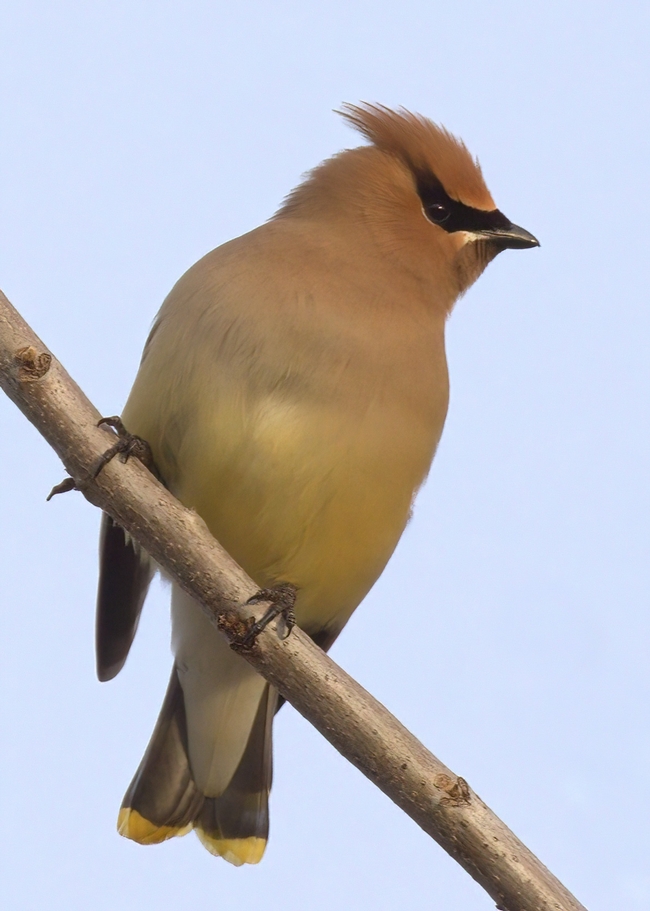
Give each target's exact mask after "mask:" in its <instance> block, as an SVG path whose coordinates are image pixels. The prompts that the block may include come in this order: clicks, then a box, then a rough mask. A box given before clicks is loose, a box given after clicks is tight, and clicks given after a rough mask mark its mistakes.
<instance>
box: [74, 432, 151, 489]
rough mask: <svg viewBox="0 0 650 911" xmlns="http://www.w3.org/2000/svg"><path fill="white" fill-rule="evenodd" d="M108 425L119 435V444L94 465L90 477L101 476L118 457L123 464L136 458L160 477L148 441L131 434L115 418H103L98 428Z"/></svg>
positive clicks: (114, 445) (108, 450) (115, 444)
mask: <svg viewBox="0 0 650 911" xmlns="http://www.w3.org/2000/svg"><path fill="white" fill-rule="evenodd" d="M102 425H106V426H107V427H112V428H113V430H115V432H116V433H117V437H118V439H117V442H116V443H114V444H113V445H112V446H111V448H110V449H107V450H106V452H105V453H103V454H102V455H101V456H100V457H99V458H98V459H97V461H96V462H95V463H94V465H92V466H91V468H90V476H91V478H93V480H94V479H95V478H96V477H97V476H98V475H99V473H100V472H101V471H102V469H103V468H105V467H106V465H108V463H109V462H110V461H111V459H114V458H115V456H116V455H119V457H120V461H121V462H128V460H129V459H130V457H131V456H135V458H136V459H138V461H140V462H142V464H143V465H144V467H145V468H148V469H149V471H150V472H151V473H152V474H154V475H156V477H158V472H157V471H156V466H155V464H154V460H153V454H152V452H151V446H150V445H149V444H148V443H147V441H146V440H143V439H142V437H138V436H136V435H135V434H134V433H129V431H128V430H127V429H126V427H125V426H124V424H123V423H122V419H121V418H119V417H117V416H115V417H112V418H102V419H101V420H100V421H98V422H97V426H98V427H101V426H102Z"/></svg>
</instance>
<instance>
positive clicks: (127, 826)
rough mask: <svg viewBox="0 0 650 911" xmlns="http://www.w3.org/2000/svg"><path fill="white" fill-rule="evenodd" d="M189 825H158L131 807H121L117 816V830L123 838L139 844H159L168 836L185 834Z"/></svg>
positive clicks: (189, 827) (188, 829)
mask: <svg viewBox="0 0 650 911" xmlns="http://www.w3.org/2000/svg"><path fill="white" fill-rule="evenodd" d="M191 828H192V826H191V824H190V825H189V826H182V827H179V826H159V825H156V823H155V822H150V821H149V820H148V819H145V817H144V816H141V815H140V814H139V813H138V811H137V810H132V809H131V807H122V809H121V810H120V813H119V816H118V817H117V831H118V832H119V833H120V835H123V836H124V837H125V838H130V839H131V840H132V841H137V842H138V844H140V845H159V844H161V842H163V841H167V839H168V838H174V837H175V836H181V835H187V833H188V832H189V831H190V829H191Z"/></svg>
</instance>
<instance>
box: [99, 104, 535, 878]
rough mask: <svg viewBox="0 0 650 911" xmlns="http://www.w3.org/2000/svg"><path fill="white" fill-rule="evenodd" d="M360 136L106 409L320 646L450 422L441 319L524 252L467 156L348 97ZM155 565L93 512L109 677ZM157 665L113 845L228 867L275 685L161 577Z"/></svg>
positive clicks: (205, 280) (181, 312)
mask: <svg viewBox="0 0 650 911" xmlns="http://www.w3.org/2000/svg"><path fill="white" fill-rule="evenodd" d="M338 113H339V114H341V115H342V116H343V118H344V119H345V121H346V122H347V124H348V125H349V126H351V127H352V128H354V129H356V130H357V131H359V132H360V133H361V135H362V137H363V139H364V140H365V144H363V145H361V146H359V147H356V148H351V149H346V150H344V151H341V152H338V153H337V154H335V155H333V156H332V157H331V158H328V159H327V160H325V161H324V162H322V163H321V164H320V165H318V166H317V167H316V168H314V169H313V170H312V171H310V172H309V173H308V174H307V175H306V176H305V178H304V179H303V181H302V182H301V183H300V184H299V185H298V186H297V187H296V188H295V189H294V190H293V191H292V192H291V193H289V195H288V196H287V197H286V198H285V200H284V202H283V203H282V204H281V206H280V208H279V209H278V211H277V212H276V213H275V214H274V215H273V216H272V217H271V218H270V219H269V220H268V221H267V222H266V223H264V224H263V225H261V226H259V227H257V228H255V229H254V230H252V231H250V232H249V233H247V234H244V235H242V236H240V237H237V238H235V239H234V240H231V241H229V242H227V243H225V244H223V245H222V246H220V247H218V248H217V249H215V250H213V251H212V252H211V253H208V254H207V255H206V256H204V257H203V258H202V259H200V260H199V261H198V262H197V263H195V264H194V265H193V266H192V267H191V268H190V269H189V270H188V271H187V272H186V273H185V274H184V275H183V276H182V277H181V278H180V279H179V281H178V282H177V283H176V285H175V286H174V287H173V288H172V290H171V292H170V293H169V295H168V296H167V298H166V299H165V301H164V302H163V305H162V308H161V309H160V311H159V313H158V315H157V317H156V319H155V321H154V323H153V328H152V330H151V333H150V335H149V337H148V340H147V342H146V344H145V347H144V352H143V355H142V360H141V364H140V367H139V371H138V373H137V377H136V379H135V383H134V385H133V389H132V391H131V393H130V395H129V398H128V401H127V403H126V406H125V408H124V411H123V413H122V420H123V423H124V426H125V427H126V428H127V430H128V431H129V432H130V433H132V434H135V435H137V436H138V437H140V438H142V439H143V440H146V441H147V443H148V444H149V446H150V448H151V452H152V455H153V460H154V463H155V466H156V470H157V473H158V475H159V477H160V479H161V481H162V482H163V483H164V484H165V485H166V486H167V487H168V489H169V490H170V491H171V492H172V493H173V494H174V495H175V496H176V497H177V498H178V499H179V500H180V501H181V502H182V503H183V504H185V506H187V507H189V508H191V509H193V510H195V511H196V512H197V513H198V514H199V516H201V518H202V519H203V520H204V521H205V523H206V524H207V527H208V528H209V530H210V532H211V533H212V534H213V535H214V537H215V538H216V539H217V540H218V541H219V542H220V543H221V544H222V545H223V546H224V547H225V548H226V550H227V551H228V552H229V553H230V554H231V556H232V557H234V559H235V560H236V561H237V562H238V563H239V564H240V565H241V566H242V567H243V568H244V570H245V571H246V572H247V573H248V574H249V575H250V576H251V578H252V579H253V580H254V582H255V584H256V585H258V586H259V587H260V589H277V588H278V587H281V586H287V585H288V586H292V587H294V589H295V592H296V598H295V617H296V621H297V623H298V625H299V626H300V627H301V628H302V629H303V630H304V631H305V632H306V633H307V634H308V635H309V636H310V637H311V638H312V639H313V641H314V642H315V643H316V644H317V645H318V646H320V647H321V648H322V649H324V650H327V649H329V648H330V646H331V645H332V643H333V642H334V641H335V639H336V638H337V636H338V635H339V633H340V632H341V630H342V628H343V627H344V625H345V623H346V622H347V621H348V619H349V618H350V616H351V614H352V612H353V611H354V610H355V609H356V607H357V606H358V605H359V603H360V602H361V601H362V600H363V598H364V597H365V595H366V594H367V593H368V591H369V590H370V588H371V587H372V585H373V584H374V583H375V581H376V580H377V578H378V577H379V576H380V574H381V572H382V571H383V569H384V567H385V565H386V563H387V562H388V560H389V558H390V556H391V554H392V553H393V550H394V549H395V547H396V545H397V542H398V541H399V539H400V536H401V534H402V532H403V531H404V528H405V526H406V525H407V523H408V521H409V518H410V516H411V512H412V508H413V502H414V498H415V496H416V494H417V492H418V490H419V488H420V487H421V486H422V484H423V482H424V480H425V478H426V477H427V475H428V472H429V469H430V466H431V462H432V460H433V457H434V454H435V451H436V448H437V446H438V442H439V440H440V435H441V433H442V429H443V425H444V422H445V418H446V414H447V407H448V401H449V379H448V370H447V362H446V356H445V324H446V321H447V319H448V317H449V315H450V313H451V311H452V309H453V307H454V304H455V303H456V301H457V300H458V298H459V297H460V296H462V295H463V294H464V292H465V291H466V290H467V289H468V288H469V287H470V285H472V283H473V282H474V281H475V280H476V279H477V278H478V277H479V275H480V274H481V273H482V272H483V270H484V269H485V267H486V266H487V265H488V263H489V262H490V261H491V260H492V259H494V257H495V256H497V254H499V253H500V252H502V251H503V250H505V249H508V248H510V249H525V248H532V247H537V246H539V243H538V241H537V240H536V238H535V237H534V236H533V235H532V234H530V233H529V232H528V231H526V230H524V229H523V228H521V227H519V226H517V225H515V224H513V223H512V222H510V221H509V219H508V218H507V217H506V216H505V215H504V214H503V213H502V212H501V211H500V210H499V209H498V208H497V206H496V204H495V202H494V200H493V198H492V196H491V194H490V192H489V190H488V188H487V186H486V183H485V180H484V177H483V174H482V171H481V167H480V165H479V163H478V160H477V159H475V158H474V157H473V156H472V155H471V153H470V152H469V150H468V149H467V147H466V146H465V144H464V143H463V142H462V141H461V140H460V139H458V138H457V137H455V136H454V135H453V134H452V133H450V132H449V131H447V130H446V129H445V128H444V127H442V126H439V125H437V124H436V123H434V122H433V121H431V120H429V119H427V118H426V117H424V116H421V115H419V114H414V113H411V112H410V111H408V110H406V109H405V108H397V109H391V108H388V107H386V106H383V105H380V104H370V103H360V104H358V105H353V104H345V105H343V106H342V108H341V110H340V111H338ZM155 571H156V566H155V565H154V563H153V561H152V560H151V559H150V558H149V557H148V555H147V554H146V553H145V552H144V551H143V550H142V549H141V548H139V546H138V545H137V544H136V543H135V542H134V541H133V540H132V539H131V538H130V537H129V535H128V534H127V533H126V532H125V531H124V530H123V529H122V528H121V527H120V526H119V525H118V524H117V523H116V522H115V521H114V520H113V519H112V518H110V516H108V515H106V514H105V515H104V516H103V518H102V528H101V536H100V575H99V588H98V599H97V621H96V651H97V673H98V677H99V679H100V680H109V679H111V678H113V677H115V675H116V674H117V673H118V672H119V671H120V670H121V668H122V666H123V665H124V662H125V661H126V658H127V655H128V652H129V648H130V646H131V643H132V641H133V637H134V636H135V633H136V629H137V626H138V620H139V616H140V612H141V609H142V606H143V602H144V598H145V595H146V592H147V588H148V586H149V583H150V582H151V579H152V577H153V575H154V573H155ZM171 617H172V651H173V655H174V664H173V668H172V672H171V678H170V682H169V686H168V689H167V693H166V696H165V699H164V702H163V706H162V709H161V712H160V716H159V718H158V721H157V723H156V726H155V729H154V732H153V735H152V737H151V740H150V743H149V746H148V747H147V750H146V752H145V754H144V757H143V759H142V762H141V764H140V766H139V768H138V770H137V772H136V774H135V777H134V778H133V781H132V782H131V785H130V786H129V788H128V790H127V792H126V795H125V797H124V800H123V803H122V806H121V809H120V812H119V818H118V831H119V832H120V833H121V834H122V835H124V836H126V837H128V838H131V839H133V840H134V841H136V842H139V843H141V844H157V843H160V842H162V841H165V840H166V839H168V838H171V837H173V836H178V835H184V834H185V833H187V832H189V831H190V830H192V829H193V830H194V831H195V832H196V834H197V835H198V837H199V839H200V840H201V842H202V843H203V845H204V846H205V847H206V848H207V849H208V850H209V851H210V852H211V853H212V854H214V855H217V856H220V857H223V858H225V860H227V861H229V862H230V863H232V864H235V865H237V866H239V865H241V864H253V863H257V862H258V861H260V860H261V858H262V855H263V853H264V850H265V847H266V844H267V840H268V829H269V812H268V801H269V792H270V788H271V780H272V725H273V718H274V715H275V713H276V711H277V709H278V706H279V702H280V700H279V697H278V693H277V691H276V690H275V689H274V687H272V686H271V685H270V684H268V683H267V682H266V681H265V680H264V678H263V677H261V676H260V675H258V674H257V673H256V671H255V670H254V669H253V668H252V666H251V665H250V664H249V663H248V662H246V661H245V660H244V659H243V658H242V657H241V656H239V655H237V654H236V653H235V652H233V651H232V650H231V649H230V648H229V646H228V643H227V641H226V639H225V638H224V637H223V636H222V634H221V633H219V632H218V631H217V630H216V629H215V628H214V627H213V626H212V625H211V624H210V622H209V620H208V619H207V618H206V616H205V615H204V613H203V612H202V610H201V609H200V607H199V605H198V604H197V603H196V602H195V601H193V600H192V598H191V597H190V596H189V595H188V594H186V593H185V592H184V591H182V590H181V588H180V587H178V586H176V585H172V594H171Z"/></svg>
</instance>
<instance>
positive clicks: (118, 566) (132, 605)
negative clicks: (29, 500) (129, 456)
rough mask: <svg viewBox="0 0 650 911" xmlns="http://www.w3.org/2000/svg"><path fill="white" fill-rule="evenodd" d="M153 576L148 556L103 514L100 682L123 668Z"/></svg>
mask: <svg viewBox="0 0 650 911" xmlns="http://www.w3.org/2000/svg"><path fill="white" fill-rule="evenodd" d="M153 574H154V567H153V564H152V562H151V560H150V558H149V557H148V555H147V554H146V553H145V552H144V551H143V550H141V549H140V548H139V547H137V545H136V544H135V542H134V541H133V540H132V539H131V538H130V537H129V536H128V535H127V533H126V532H125V531H124V529H123V528H121V527H120V526H119V525H118V524H117V523H116V522H114V521H113V519H112V518H111V517H110V516H109V515H107V514H106V513H104V515H103V517H102V526H101V534H100V542H99V588H98V593H97V614H96V622H95V646H96V655H97V676H98V677H99V679H100V680H102V681H104V680H112V678H113V677H115V676H116V675H117V674H119V672H120V671H121V670H122V667H123V666H124V662H125V661H126V657H127V655H128V654H129V649H130V648H131V643H132V642H133V638H134V636H135V632H136V629H137V628H138V621H139V619H140V612H141V610H142V605H143V604H144V599H145V596H146V594H147V589H148V588H149V583H150V582H151V579H152V576H153Z"/></svg>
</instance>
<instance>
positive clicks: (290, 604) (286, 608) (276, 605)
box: [241, 582, 297, 648]
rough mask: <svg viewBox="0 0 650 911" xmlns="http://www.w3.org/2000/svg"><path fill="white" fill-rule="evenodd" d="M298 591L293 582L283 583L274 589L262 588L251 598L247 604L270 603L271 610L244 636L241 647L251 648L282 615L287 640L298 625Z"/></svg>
mask: <svg viewBox="0 0 650 911" xmlns="http://www.w3.org/2000/svg"><path fill="white" fill-rule="evenodd" d="M296 594H297V589H296V586H295V585H292V584H291V582H282V583H281V584H280V585H276V586H275V587H274V588H261V589H260V590H259V591H258V592H257V593H256V594H254V595H253V596H252V598H249V599H248V601H247V602H246V604H259V603H260V602H262V601H268V602H270V605H271V606H270V607H269V609H268V610H267V611H266V612H265V613H264V615H263V616H262V617H260V619H259V620H257V621H256V622H255V623H253V625H252V626H251V628H250V629H249V630H248V632H247V633H246V635H245V636H244V638H243V640H242V642H241V645H242V646H243V647H244V648H249V647H250V646H251V645H252V644H253V643H254V642H255V640H256V639H257V637H258V636H259V634H260V633H261V632H262V630H263V629H266V627H267V626H268V625H269V623H270V622H271V620H275V618H276V617H278V616H279V615H280V614H281V615H282V617H283V618H284V623H285V626H286V635H285V636H284V637H283V638H284V639H287V638H288V637H289V636H290V635H291V630H292V629H293V628H294V626H295V625H296V612H295V610H294V607H295V604H296Z"/></svg>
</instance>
